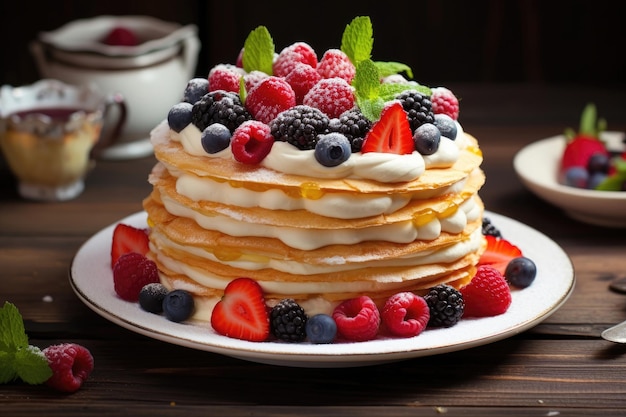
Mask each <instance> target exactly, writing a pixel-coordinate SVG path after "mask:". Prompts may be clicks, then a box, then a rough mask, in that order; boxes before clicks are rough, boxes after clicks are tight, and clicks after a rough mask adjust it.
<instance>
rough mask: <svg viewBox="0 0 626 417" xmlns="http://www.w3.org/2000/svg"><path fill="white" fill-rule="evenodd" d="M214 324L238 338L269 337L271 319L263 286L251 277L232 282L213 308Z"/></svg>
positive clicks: (260, 340)
mask: <svg viewBox="0 0 626 417" xmlns="http://www.w3.org/2000/svg"><path fill="white" fill-rule="evenodd" d="M211 326H213V329H214V330H215V331H216V332H217V333H219V334H221V335H224V336H228V337H232V338H235V339H242V340H249V341H252V342H263V341H264V340H267V338H268V337H269V334H270V322H269V315H268V311H267V308H266V306H265V298H264V296H263V289H262V288H261V286H260V285H259V284H258V283H257V282H256V281H254V280H252V279H250V278H237V279H235V280H233V281H231V282H230V283H228V285H227V286H226V288H225V289H224V295H223V296H222V299H221V300H220V301H219V302H218V303H217V304H216V305H215V307H214V308H213V313H212V314H211Z"/></svg>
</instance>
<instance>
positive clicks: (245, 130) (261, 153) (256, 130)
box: [230, 120, 274, 165]
mask: <svg viewBox="0 0 626 417" xmlns="http://www.w3.org/2000/svg"><path fill="white" fill-rule="evenodd" d="M272 145H274V136H272V133H271V131H270V127H269V126H268V125H266V124H265V123H262V122H259V121H256V120H248V121H247V122H243V123H242V124H241V126H239V127H238V128H237V129H235V131H234V132H233V136H232V138H231V145H230V148H231V150H232V152H233V157H234V158H235V160H237V161H238V162H241V163H243V164H251V165H254V164H258V163H259V162H261V161H262V160H263V159H264V158H265V157H266V156H267V155H268V154H269V153H270V151H271V150H272Z"/></svg>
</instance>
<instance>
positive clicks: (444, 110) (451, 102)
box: [430, 87, 459, 120]
mask: <svg viewBox="0 0 626 417" xmlns="http://www.w3.org/2000/svg"><path fill="white" fill-rule="evenodd" d="M431 91H432V94H431V96H430V101H431V102H432V104H433V112H434V113H435V114H447V115H448V116H450V117H451V118H452V120H457V119H458V118H459V100H458V99H457V98H456V96H455V95H454V93H453V92H452V91H450V90H448V89H447V88H445V87H435V88H433V89H432V90H431Z"/></svg>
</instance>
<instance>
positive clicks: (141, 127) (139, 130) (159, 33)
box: [31, 16, 200, 159]
mask: <svg viewBox="0 0 626 417" xmlns="http://www.w3.org/2000/svg"><path fill="white" fill-rule="evenodd" d="M116 27H124V28H126V29H129V30H131V31H132V32H133V33H135V34H136V36H137V38H138V39H139V40H140V41H141V43H140V44H138V45H137V46H112V45H107V44H105V43H103V42H102V39H104V38H105V37H106V35H107V34H108V33H109V32H110V31H111V30H112V29H113V28H116ZM199 49H200V41H199V40H198V38H197V27H196V26H195V25H187V26H182V25H180V24H178V23H172V22H165V21H162V20H159V19H156V18H153V17H149V16H99V17H95V18H91V19H81V20H76V21H73V22H70V23H68V24H66V25H64V26H62V27H61V28H59V29H57V30H55V31H51V32H41V33H40V34H39V36H38V39H37V40H35V41H33V42H32V43H31V51H32V53H33V55H34V57H35V61H36V63H37V67H38V69H39V72H40V73H41V75H42V76H43V77H44V78H51V79H57V80H61V81H63V82H66V83H71V84H74V85H87V84H92V83H93V84H96V85H97V86H98V87H99V88H100V89H101V90H102V91H114V92H119V93H121V94H122V95H123V96H124V98H125V100H126V105H127V112H128V113H127V118H126V120H127V122H126V125H125V126H124V127H123V129H122V132H121V136H122V137H121V138H120V140H118V142H117V145H116V146H113V147H110V148H108V149H106V151H105V152H103V153H102V155H101V157H103V158H106V159H126V158H136V157H142V156H146V155H149V154H150V153H152V146H151V145H150V142H149V134H150V131H151V130H152V129H153V128H154V127H155V126H156V125H157V124H158V123H159V122H160V121H162V120H163V119H164V118H165V117H167V112H168V111H169V109H170V107H171V106H172V105H174V104H175V103H177V102H178V101H180V99H181V98H182V94H183V90H184V88H185V86H186V85H187V82H188V81H189V79H191V78H193V76H194V73H195V69H196V64H197V58H198V51H199ZM106 128H107V125H106V124H105V130H106Z"/></svg>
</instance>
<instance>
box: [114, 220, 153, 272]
mask: <svg viewBox="0 0 626 417" xmlns="http://www.w3.org/2000/svg"><path fill="white" fill-rule="evenodd" d="M148 244H149V240H148V232H147V230H146V229H140V228H137V227H133V226H131V225H128V224H124V223H119V224H117V225H116V226H115V229H113V242H112V244H111V268H113V266H114V265H115V263H116V262H117V260H118V259H119V257H120V256H122V255H124V254H126V253H130V252H137V253H139V254H141V255H145V254H147V253H148V251H149V250H150V247H149V245H148Z"/></svg>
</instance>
